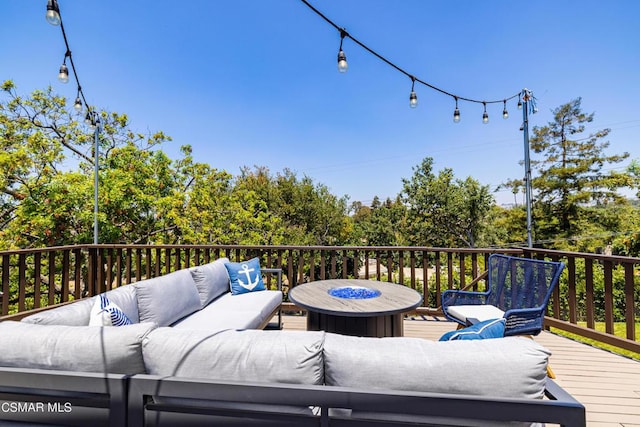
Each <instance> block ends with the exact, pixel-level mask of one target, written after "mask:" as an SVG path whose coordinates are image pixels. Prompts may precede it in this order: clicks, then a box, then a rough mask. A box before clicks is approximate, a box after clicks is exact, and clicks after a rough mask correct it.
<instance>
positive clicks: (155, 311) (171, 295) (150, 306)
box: [134, 270, 200, 326]
mask: <svg viewBox="0 0 640 427" xmlns="http://www.w3.org/2000/svg"><path fill="white" fill-rule="evenodd" d="M134 286H135V287H136V296H137V299H138V313H139V315H140V322H155V323H157V324H158V325H159V326H169V325H170V324H172V323H174V322H175V321H176V320H179V319H181V318H183V317H184V316H187V315H189V314H191V313H193V312H194V311H197V310H200V296H199V295H198V289H197V288H196V285H195V283H194V282H193V279H192V278H191V274H190V273H189V271H188V270H178V271H175V272H173V273H169V274H166V275H164V276H160V277H154V278H153V279H148V280H143V281H140V282H137V283H136V284H135V285H134Z"/></svg>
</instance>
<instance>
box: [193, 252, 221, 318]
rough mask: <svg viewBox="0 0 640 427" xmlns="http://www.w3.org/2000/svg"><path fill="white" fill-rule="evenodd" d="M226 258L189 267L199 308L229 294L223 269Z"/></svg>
mask: <svg viewBox="0 0 640 427" xmlns="http://www.w3.org/2000/svg"><path fill="white" fill-rule="evenodd" d="M227 262H229V259H228V258H220V259H217V260H215V261H214V262H211V263H209V264H205V265H199V266H197V267H191V268H190V269H189V273H191V277H192V278H193V281H194V282H195V284H196V288H198V294H199V295H200V306H201V307H204V306H206V305H207V304H209V303H210V302H211V301H213V300H214V299H215V298H217V297H219V296H220V295H222V294H224V293H227V292H229V275H228V274H227V269H226V268H225V266H224V265H225V263H227Z"/></svg>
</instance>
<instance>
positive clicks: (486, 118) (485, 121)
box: [482, 111, 489, 124]
mask: <svg viewBox="0 0 640 427" xmlns="http://www.w3.org/2000/svg"><path fill="white" fill-rule="evenodd" d="M482 123H484V124H487V123H489V115H488V114H487V112H486V111H485V112H484V113H483V114H482Z"/></svg>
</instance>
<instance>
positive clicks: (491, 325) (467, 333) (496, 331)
mask: <svg viewBox="0 0 640 427" xmlns="http://www.w3.org/2000/svg"><path fill="white" fill-rule="evenodd" d="M504 325H505V319H504V318H501V319H489V320H485V321H484V322H478V323H476V324H475V325H472V326H469V327H468V328H464V329H459V330H457V331H451V332H447V333H446V334H444V335H443V336H441V337H440V341H453V340H482V339H487V338H502V337H504Z"/></svg>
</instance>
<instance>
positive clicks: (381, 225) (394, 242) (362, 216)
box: [351, 196, 407, 246]
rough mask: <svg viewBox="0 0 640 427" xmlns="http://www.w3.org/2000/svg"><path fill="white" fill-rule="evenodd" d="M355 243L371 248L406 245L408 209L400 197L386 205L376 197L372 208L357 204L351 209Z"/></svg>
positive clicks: (386, 201) (387, 200)
mask: <svg viewBox="0 0 640 427" xmlns="http://www.w3.org/2000/svg"><path fill="white" fill-rule="evenodd" d="M351 209H352V211H353V217H352V218H353V222H354V243H356V244H363V245H369V246H403V245H406V244H407V242H406V233H405V230H406V226H407V223H406V222H407V207H406V206H405V205H404V204H403V203H402V200H401V199H400V197H396V199H395V200H391V199H390V198H387V199H386V200H385V201H384V203H381V202H380V199H378V197H377V196H376V197H374V199H373V201H372V203H371V206H370V207H369V206H364V205H362V203H360V202H356V203H354V204H353V205H352V207H351Z"/></svg>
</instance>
